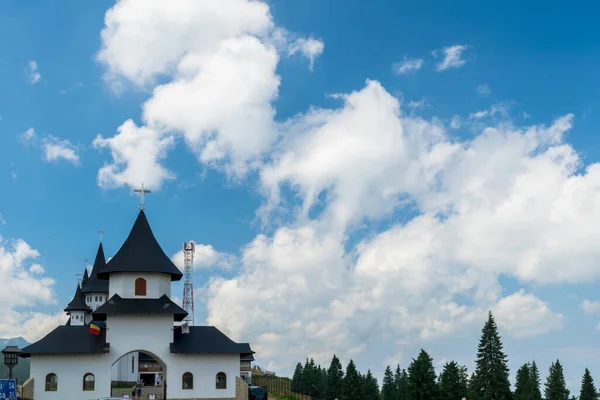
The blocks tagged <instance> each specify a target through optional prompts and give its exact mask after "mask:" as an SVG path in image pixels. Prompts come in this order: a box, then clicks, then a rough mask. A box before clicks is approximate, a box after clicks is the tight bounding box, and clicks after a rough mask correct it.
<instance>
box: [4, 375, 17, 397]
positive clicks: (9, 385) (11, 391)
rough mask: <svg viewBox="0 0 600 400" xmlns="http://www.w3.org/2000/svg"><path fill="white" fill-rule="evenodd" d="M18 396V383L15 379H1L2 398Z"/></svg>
mask: <svg viewBox="0 0 600 400" xmlns="http://www.w3.org/2000/svg"><path fill="white" fill-rule="evenodd" d="M16 398H17V383H16V382H15V380H14V379H0V399H15V400H16Z"/></svg>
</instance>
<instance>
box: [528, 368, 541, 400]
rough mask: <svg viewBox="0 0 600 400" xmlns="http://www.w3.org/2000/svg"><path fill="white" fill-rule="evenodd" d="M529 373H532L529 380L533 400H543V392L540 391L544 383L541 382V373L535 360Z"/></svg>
mask: <svg viewBox="0 0 600 400" xmlns="http://www.w3.org/2000/svg"><path fill="white" fill-rule="evenodd" d="M529 372H530V373H531V378H530V379H529V383H530V385H531V389H530V390H531V400H542V392H541V390H540V385H541V383H542V381H541V380H540V371H539V370H538V367H537V364H536V363H535V360H533V362H532V363H531V368H530V369H529Z"/></svg>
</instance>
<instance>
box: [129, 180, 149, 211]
mask: <svg viewBox="0 0 600 400" xmlns="http://www.w3.org/2000/svg"><path fill="white" fill-rule="evenodd" d="M133 191H134V192H135V193H139V194H140V210H143V209H144V208H145V206H144V194H146V193H152V192H151V191H150V190H148V189H144V182H142V186H141V187H140V188H139V189H133Z"/></svg>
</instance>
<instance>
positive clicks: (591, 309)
mask: <svg viewBox="0 0 600 400" xmlns="http://www.w3.org/2000/svg"><path fill="white" fill-rule="evenodd" d="M581 309H582V310H583V312H584V313H586V314H596V313H598V312H599V311H600V301H591V300H588V299H585V300H583V301H582V302H581Z"/></svg>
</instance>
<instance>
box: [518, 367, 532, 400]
mask: <svg viewBox="0 0 600 400" xmlns="http://www.w3.org/2000/svg"><path fill="white" fill-rule="evenodd" d="M531 379H532V376H531V366H530V365H529V363H525V364H523V365H521V368H519V369H518V370H517V383H516V385H515V396H514V397H515V400H533V397H532V382H531Z"/></svg>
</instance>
